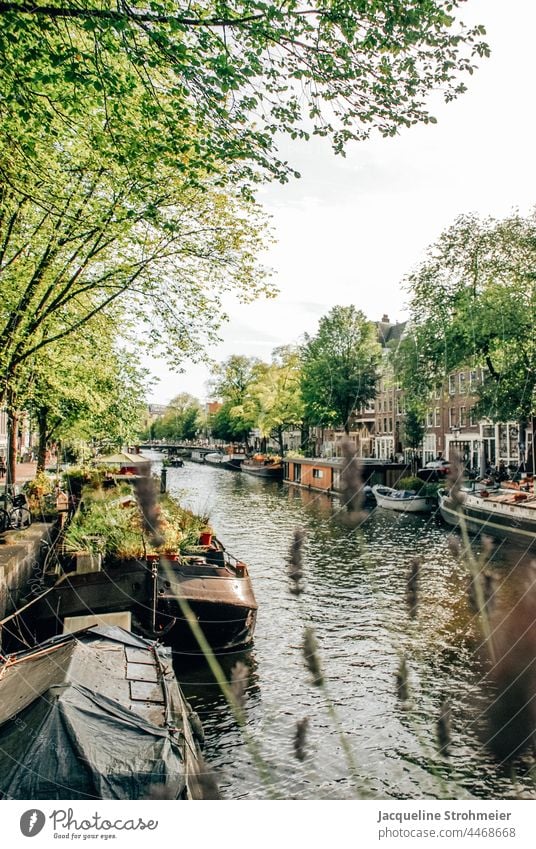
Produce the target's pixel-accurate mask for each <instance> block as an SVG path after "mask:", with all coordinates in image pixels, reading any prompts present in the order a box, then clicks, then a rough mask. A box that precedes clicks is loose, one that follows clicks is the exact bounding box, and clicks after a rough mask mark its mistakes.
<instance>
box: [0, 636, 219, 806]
mask: <svg viewBox="0 0 536 849" xmlns="http://www.w3.org/2000/svg"><path fill="white" fill-rule="evenodd" d="M201 738H202V729H201V725H200V722H199V719H198V717H197V714H194V713H193V712H192V710H191V708H190V707H189V705H188V703H187V702H186V700H185V698H184V696H183V694H182V691H181V689H180V687H179V684H178V682H177V679H176V678H175V674H174V672H173V667H172V659H171V653H170V652H169V651H166V650H164V649H163V648H162V647H158V646H156V645H155V644H154V643H150V642H149V641H147V640H144V639H142V638H141V637H137V636H134V635H133V634H131V633H129V632H128V631H127V630H124V629H123V628H119V627H117V626H95V627H91V628H89V629H85V630H82V631H76V632H74V633H69V634H64V635H62V636H61V637H58V638H55V639H53V640H50V641H48V642H45V643H43V644H42V645H40V646H38V647H37V648H36V649H33V650H30V651H24V652H19V653H17V654H12V655H9V656H8V657H4V658H3V662H2V663H1V664H0V750H1V751H2V758H1V759H0V797H1V798H3V799H147V798H159V799H160V798H164V799H200V798H202V796H203V794H202V788H201V783H200V780H199V776H200V771H201V768H202V767H201V760H200V742H201Z"/></svg>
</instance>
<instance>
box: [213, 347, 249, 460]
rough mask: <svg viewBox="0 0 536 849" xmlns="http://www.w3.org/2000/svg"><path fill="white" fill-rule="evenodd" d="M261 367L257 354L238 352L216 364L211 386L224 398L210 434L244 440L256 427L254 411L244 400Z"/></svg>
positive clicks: (246, 439) (246, 398) (214, 391)
mask: <svg viewBox="0 0 536 849" xmlns="http://www.w3.org/2000/svg"><path fill="white" fill-rule="evenodd" d="M260 367H261V363H260V360H258V359H257V358H256V357H245V356H242V355H237V354H233V355H232V356H230V357H228V359H227V360H225V362H223V363H220V364H219V365H216V366H215V368H214V377H213V380H212V386H211V388H212V392H213V393H214V394H215V395H216V396H217V397H218V398H220V399H221V400H222V401H223V407H222V409H221V410H220V411H219V413H217V414H216V416H215V418H214V421H213V423H212V424H213V429H212V433H213V435H214V436H216V433H219V434H222V435H221V436H217V437H216V438H219V439H230V440H231V441H239V442H245V443H247V441H248V435H249V432H250V431H251V430H252V428H254V427H255V413H256V411H255V409H254V408H253V407H252V405H251V404H248V403H247V401H248V398H249V393H250V390H251V387H252V386H253V385H254V383H255V381H256V379H257V374H258V369H259V368H260ZM214 426H215V427H216V433H215V432H214ZM223 434H226V435H223Z"/></svg>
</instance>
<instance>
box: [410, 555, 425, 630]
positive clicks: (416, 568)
mask: <svg viewBox="0 0 536 849" xmlns="http://www.w3.org/2000/svg"><path fill="white" fill-rule="evenodd" d="M421 565H422V559H421V558H420V557H414V558H413V559H412V561H411V563H410V567H409V571H408V580H407V584H406V601H407V604H408V608H409V613H410V616H411V617H412V618H413V617H415V616H416V615H417V607H418V602H419V582H420V574H421Z"/></svg>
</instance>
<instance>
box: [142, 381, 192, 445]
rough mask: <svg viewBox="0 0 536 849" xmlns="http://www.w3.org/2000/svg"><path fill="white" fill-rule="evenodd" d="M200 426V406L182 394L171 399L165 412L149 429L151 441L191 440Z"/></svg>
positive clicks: (189, 396) (185, 394) (190, 397)
mask: <svg viewBox="0 0 536 849" xmlns="http://www.w3.org/2000/svg"><path fill="white" fill-rule="evenodd" d="M201 426H202V409H201V404H200V403H199V401H198V400H197V398H194V396H193V395H189V394H188V393H187V392H182V393H181V394H179V395H177V396H176V397H175V398H173V399H172V400H171V401H170V402H169V405H168V408H167V410H166V412H165V413H164V414H163V415H162V416H159V417H158V418H157V419H156V421H155V422H153V424H152V425H151V427H150V436H151V437H152V438H153V439H171V440H182V439H184V440H192V439H195V436H196V434H197V433H198V431H199V429H200V428H201Z"/></svg>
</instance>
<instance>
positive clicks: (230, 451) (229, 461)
mask: <svg viewBox="0 0 536 849" xmlns="http://www.w3.org/2000/svg"><path fill="white" fill-rule="evenodd" d="M245 459H246V452H245V451H244V449H240V448H237V447H236V446H234V445H228V446H227V448H225V457H224V458H223V460H222V466H223V468H224V469H228V470H229V471H230V472H239V471H240V469H241V467H242V463H243V462H244V460H245Z"/></svg>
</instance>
